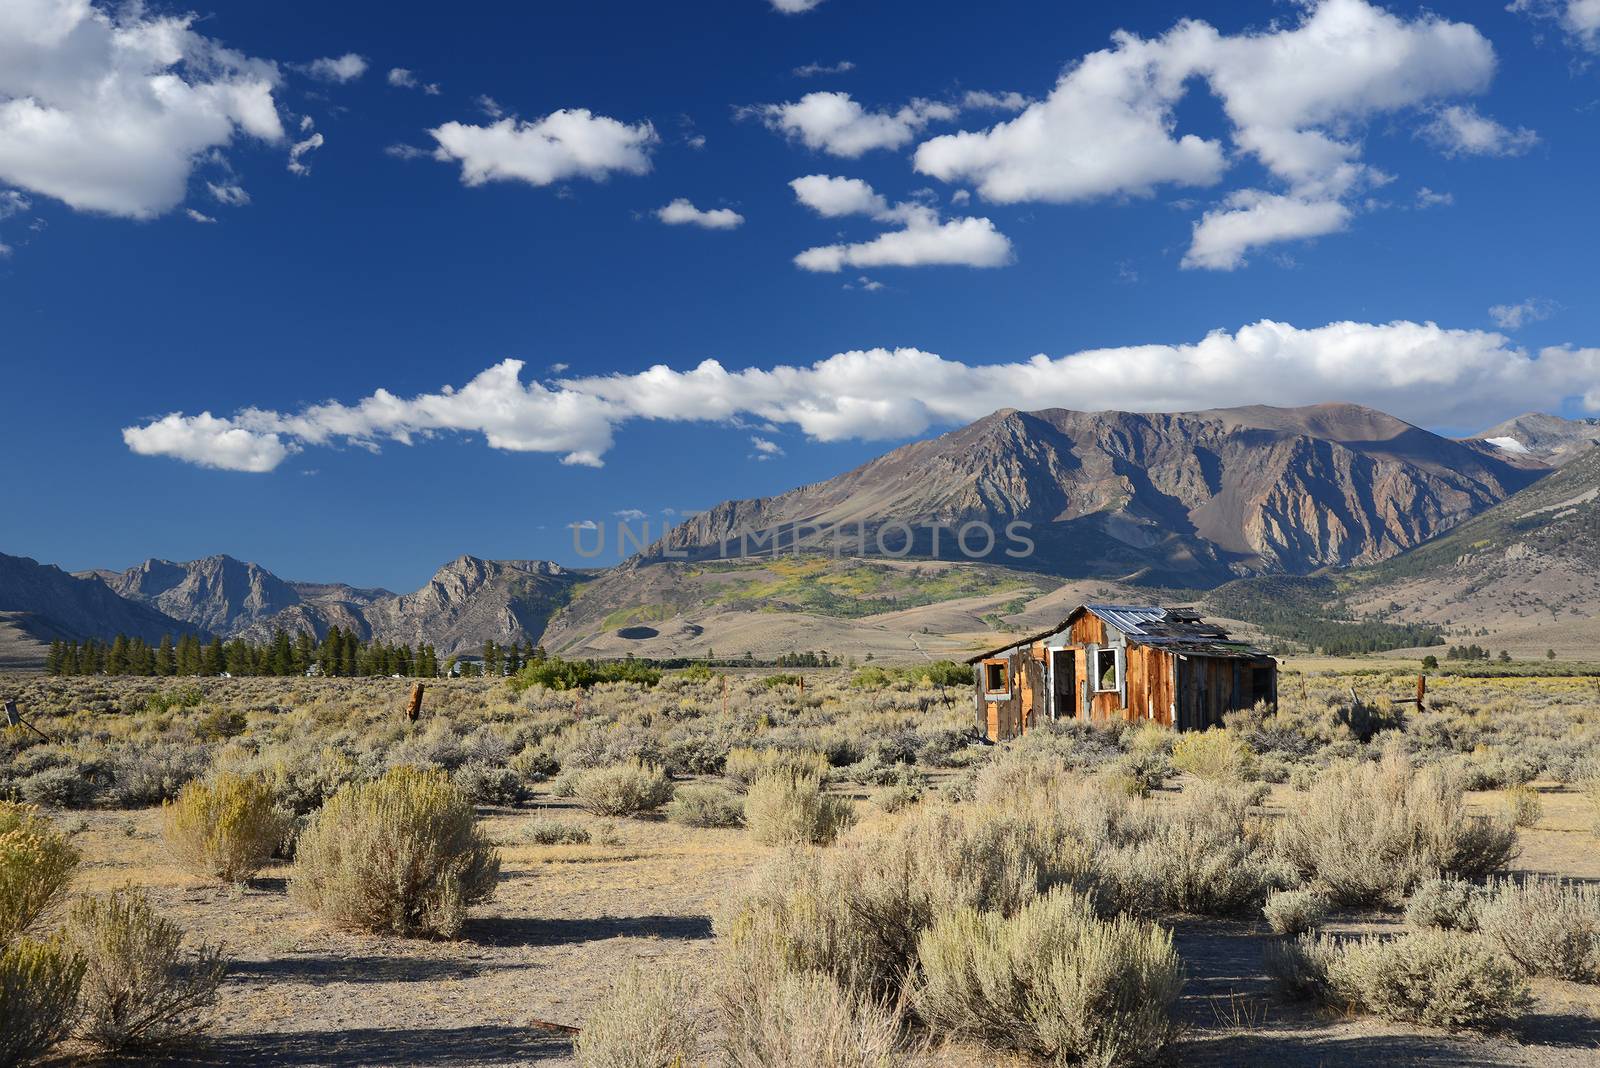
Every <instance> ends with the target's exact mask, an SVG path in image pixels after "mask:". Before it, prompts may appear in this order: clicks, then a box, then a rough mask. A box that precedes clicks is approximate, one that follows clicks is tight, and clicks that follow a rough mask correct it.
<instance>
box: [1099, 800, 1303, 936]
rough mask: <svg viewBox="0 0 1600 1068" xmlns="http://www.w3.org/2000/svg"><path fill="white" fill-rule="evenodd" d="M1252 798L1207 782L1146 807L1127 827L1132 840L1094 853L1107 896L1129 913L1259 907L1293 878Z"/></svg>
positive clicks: (1219, 911) (1231, 911)
mask: <svg viewBox="0 0 1600 1068" xmlns="http://www.w3.org/2000/svg"><path fill="white" fill-rule="evenodd" d="M1252 800H1253V798H1252V796H1251V794H1250V791H1248V790H1247V789H1244V788H1240V787H1227V786H1218V785H1211V784H1202V787H1201V788H1199V789H1195V790H1193V791H1189V792H1186V793H1185V794H1184V796H1183V797H1182V798H1181V799H1179V800H1178V801H1176V802H1174V803H1172V804H1169V805H1163V806H1152V805H1149V804H1145V805H1142V806H1141V807H1140V808H1138V809H1136V810H1135V811H1136V812H1137V813H1138V815H1139V818H1138V819H1137V821H1131V820H1130V821H1129V826H1128V828H1127V829H1125V830H1124V832H1123V833H1124V834H1125V835H1126V836H1128V837H1130V838H1132V841H1130V842H1128V843H1127V844H1125V845H1121V846H1116V847H1113V848H1110V849H1105V850H1102V851H1101V852H1100V853H1099V855H1098V856H1097V858H1096V864H1095V867H1096V879H1097V885H1098V886H1099V887H1100V890H1101V893H1102V896H1103V897H1105V899H1106V900H1107V901H1108V902H1110V903H1112V904H1114V905H1115V906H1116V907H1118V908H1121V909H1124V910H1127V911H1152V910H1169V911H1173V912H1188V913H1194V914H1197V915H1210V916H1225V915H1237V914H1240V913H1246V912H1254V911H1255V910H1256V909H1259V908H1260V907H1261V905H1262V903H1263V902H1264V901H1265V900H1266V897H1267V894H1269V893H1270V892H1271V891H1273V890H1275V889H1279V888H1281V887H1284V886H1287V885H1291V884H1292V883H1293V882H1294V881H1295V880H1294V878H1293V873H1292V872H1288V871H1286V870H1285V869H1284V867H1283V865H1282V864H1281V863H1280V862H1279V861H1278V860H1277V859H1276V858H1275V857H1274V856H1273V853H1272V849H1271V843H1270V838H1269V836H1268V835H1267V834H1266V833H1265V831H1264V830H1263V829H1262V828H1261V827H1260V825H1259V824H1258V822H1257V821H1256V820H1255V819H1254V818H1253V817H1252V816H1251V815H1250V808H1251V802H1252Z"/></svg>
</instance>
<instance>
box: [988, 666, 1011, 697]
mask: <svg viewBox="0 0 1600 1068" xmlns="http://www.w3.org/2000/svg"><path fill="white" fill-rule="evenodd" d="M994 668H999V669H1000V681H1001V682H1002V683H1004V685H1003V686H1001V687H1000V688H999V689H995V688H993V687H992V686H990V684H989V683H990V675H989V673H990V671H991V670H992V669H994ZM983 696H984V697H985V698H987V699H989V700H991V701H994V700H1006V699H1008V698H1010V696H1011V661H1009V660H1007V659H1005V658H1004V657H998V656H997V657H990V658H989V659H987V660H985V661H984V662H983Z"/></svg>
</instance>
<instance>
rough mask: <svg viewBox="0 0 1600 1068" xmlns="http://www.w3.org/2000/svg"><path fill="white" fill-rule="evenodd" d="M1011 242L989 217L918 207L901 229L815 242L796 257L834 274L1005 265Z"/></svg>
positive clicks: (802, 265)
mask: <svg viewBox="0 0 1600 1068" xmlns="http://www.w3.org/2000/svg"><path fill="white" fill-rule="evenodd" d="M1011 258H1012V257H1011V241H1010V239H1009V238H1007V237H1006V236H1005V235H1004V234H1002V233H1000V232H999V231H998V230H996V229H995V228H994V223H992V222H990V221H989V220H988V219H970V218H968V219H951V220H949V221H947V222H940V221H939V218H938V214H937V213H936V212H933V211H932V210H931V209H929V210H921V211H918V212H916V213H914V214H911V215H909V216H907V218H906V220H905V226H904V228H903V229H899V230H890V231H888V232H887V233H882V234H879V235H878V236H877V237H874V238H872V239H871V240H869V241H862V242H858V243H855V244H838V245H819V246H817V247H816V248H808V249H806V250H805V251H804V252H802V253H800V254H799V255H797V256H796V257H795V258H794V262H795V265H796V266H797V267H800V268H801V269H802V270H807V271H820V272H824V273H835V272H838V271H841V270H843V269H844V268H846V267H1004V266H1005V265H1006V264H1008V263H1010V262H1011Z"/></svg>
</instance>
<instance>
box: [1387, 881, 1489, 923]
mask: <svg viewBox="0 0 1600 1068" xmlns="http://www.w3.org/2000/svg"><path fill="white" fill-rule="evenodd" d="M1483 897H1484V894H1483V890H1482V889H1481V888H1479V887H1477V886H1475V885H1473V884H1472V883H1469V882H1467V881H1466V880H1464V879H1428V880H1425V881H1424V882H1422V883H1420V884H1419V885H1418V886H1417V888H1416V889H1415V890H1413V891H1412V892H1411V897H1410V899H1409V900H1408V901H1406V923H1407V924H1409V925H1410V926H1412V927H1419V928H1428V927H1434V928H1438V929H1439V930H1441V931H1476V930H1477V929H1478V913H1479V911H1480V909H1481V908H1482V906H1483Z"/></svg>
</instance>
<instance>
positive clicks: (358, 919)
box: [289, 767, 500, 938]
mask: <svg viewBox="0 0 1600 1068" xmlns="http://www.w3.org/2000/svg"><path fill="white" fill-rule="evenodd" d="M499 875H500V857H499V854H497V853H496V852H495V850H494V849H493V847H492V846H491V845H490V843H489V840H488V838H487V837H485V836H484V834H483V833H482V832H481V831H480V830H479V829H478V827H477V822H476V819H475V817H474V815H473V811H472V802H471V801H470V800H468V798H467V796H466V795H465V794H464V793H462V791H461V789H460V788H459V787H457V786H454V785H452V784H451V783H450V781H449V779H448V778H446V777H445V775H444V773H443V772H439V771H423V770H421V769H419V768H412V767H398V768H392V769H390V770H389V771H388V772H387V773H386V774H384V776H383V777H382V778H379V779H375V780H373V781H372V782H368V783H355V784H352V785H349V786H346V787H344V788H342V789H341V790H340V791H339V792H338V793H336V794H334V795H333V797H332V798H330V799H329V800H328V803H327V804H326V805H324V806H323V808H322V811H321V812H319V813H317V814H316V816H314V817H312V820H311V822H310V824H309V825H308V826H307V827H306V829H305V831H304V832H302V833H301V835H300V840H299V845H298V848H297V849H296V852H295V865H294V871H293V874H292V876H291V878H290V880H289V892H290V894H291V896H292V897H294V898H295V899H296V900H297V901H299V902H301V903H302V904H304V905H305V906H307V907H308V908H310V909H311V910H312V911H314V912H317V913H319V914H321V915H322V916H324V917H325V918H327V919H329V920H331V921H333V922H335V923H339V924H344V925H347V926H351V927H359V928H364V929H366V930H370V931H377V932H380V933H393V934H400V935H411V934H419V933H432V934H437V935H441V936H444V937H447V938H448V937H450V936H452V935H454V934H456V932H458V931H459V930H460V929H461V925H462V923H463V922H464V921H465V919H466V910H467V907H468V906H469V905H473V904H476V903H478V902H480V901H483V900H486V899H487V898H488V897H489V895H490V894H492V893H493V892H494V886H495V882H496V880H497V879H498V878H499Z"/></svg>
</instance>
